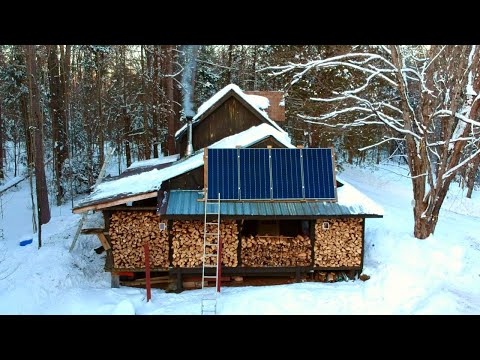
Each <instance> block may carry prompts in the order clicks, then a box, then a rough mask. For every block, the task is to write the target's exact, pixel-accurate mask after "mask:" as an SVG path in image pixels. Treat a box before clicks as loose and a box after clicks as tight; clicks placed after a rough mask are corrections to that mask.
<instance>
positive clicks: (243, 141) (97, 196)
mask: <svg viewBox="0 0 480 360" xmlns="http://www.w3.org/2000/svg"><path fill="white" fill-rule="evenodd" d="M269 136H273V137H274V138H275V139H276V140H277V141H279V142H280V143H281V144H283V145H284V146H286V147H288V148H294V147H295V146H294V145H292V143H291V140H290V137H289V136H288V134H287V133H286V132H280V131H277V130H276V129H274V128H273V127H272V126H270V125H268V124H260V125H258V126H253V127H251V128H250V129H248V130H245V131H242V132H241V133H238V134H235V135H231V136H228V137H226V138H224V139H222V140H220V141H217V142H216V143H214V144H212V145H210V146H209V148H234V147H236V146H242V147H247V146H250V145H253V144H255V143H257V142H259V141H262V140H264V139H266V138H267V137H269ZM202 165H203V149H200V150H198V151H197V152H195V153H194V155H192V156H190V157H188V158H183V159H181V160H179V161H177V162H174V163H173V164H172V165H171V166H169V167H166V168H162V169H153V170H150V171H145V172H142V173H139V174H134V175H131V176H127V177H119V178H117V179H112V180H110V181H107V182H103V183H101V184H100V185H98V186H97V188H96V189H95V191H94V192H93V193H91V194H90V195H89V196H87V197H86V198H84V199H83V201H81V202H80V203H78V204H77V206H75V207H74V209H77V210H78V209H80V208H84V207H87V206H92V205H96V204H101V203H106V202H109V201H112V200H118V199H123V198H128V197H132V196H136V195H141V194H148V193H152V192H156V191H158V190H159V189H160V186H161V185H162V182H163V181H165V180H168V179H171V178H174V177H176V176H178V175H181V174H184V173H186V172H188V171H190V170H193V169H196V168H198V167H199V166H202ZM126 201H128V200H126Z"/></svg>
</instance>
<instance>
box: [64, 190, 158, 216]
mask: <svg viewBox="0 0 480 360" xmlns="http://www.w3.org/2000/svg"><path fill="white" fill-rule="evenodd" d="M156 196H157V191H153V192H149V193H145V194H140V195H133V196H128V197H124V198H122V199H118V200H113V201H109V202H104V203H100V204H94V205H87V206H83V207H78V208H75V209H73V210H72V212H73V213H74V214H80V213H83V212H86V211H88V210H99V209H105V208H109V207H112V206H115V205H121V204H125V203H127V202H132V201H139V200H144V199H150V198H152V197H156ZM132 208H134V207H133V206H132Z"/></svg>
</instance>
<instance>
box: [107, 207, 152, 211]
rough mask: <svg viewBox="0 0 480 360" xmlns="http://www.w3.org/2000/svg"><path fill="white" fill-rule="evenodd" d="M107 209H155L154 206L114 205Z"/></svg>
mask: <svg viewBox="0 0 480 360" xmlns="http://www.w3.org/2000/svg"><path fill="white" fill-rule="evenodd" d="M108 210H115V211H157V207H156V206H114V207H111V208H109V209H108Z"/></svg>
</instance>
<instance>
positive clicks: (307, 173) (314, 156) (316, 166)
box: [302, 148, 335, 199]
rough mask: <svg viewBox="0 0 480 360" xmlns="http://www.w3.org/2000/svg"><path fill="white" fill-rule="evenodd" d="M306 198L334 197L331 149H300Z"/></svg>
mask: <svg viewBox="0 0 480 360" xmlns="http://www.w3.org/2000/svg"><path fill="white" fill-rule="evenodd" d="M302 156H303V179H304V186H305V198H306V199H335V184H334V174H333V160H332V149H315V148H314V149H312V148H308V149H302Z"/></svg>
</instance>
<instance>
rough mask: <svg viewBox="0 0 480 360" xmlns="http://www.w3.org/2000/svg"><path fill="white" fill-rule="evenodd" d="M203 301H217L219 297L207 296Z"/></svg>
mask: <svg viewBox="0 0 480 360" xmlns="http://www.w3.org/2000/svg"><path fill="white" fill-rule="evenodd" d="M203 301H217V298H216V297H213V298H207V297H205V298H202V302H203Z"/></svg>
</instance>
